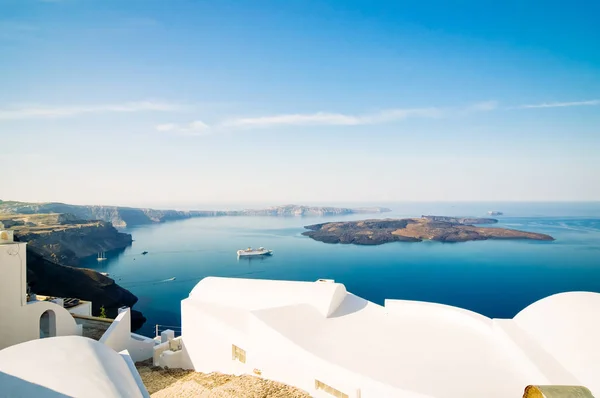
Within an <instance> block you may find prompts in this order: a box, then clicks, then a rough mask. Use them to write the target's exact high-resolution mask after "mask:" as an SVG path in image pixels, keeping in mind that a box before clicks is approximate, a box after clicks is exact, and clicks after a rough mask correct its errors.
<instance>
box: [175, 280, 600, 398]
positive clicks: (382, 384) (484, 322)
mask: <svg viewBox="0 0 600 398" xmlns="http://www.w3.org/2000/svg"><path fill="white" fill-rule="evenodd" d="M558 296H559V297H555V296H552V297H550V298H548V299H545V300H541V301H540V302H538V303H534V304H532V305H531V306H530V307H528V308H527V309H525V310H524V311H522V312H521V313H520V314H519V315H518V316H517V317H515V319H514V320H492V319H489V318H487V317H484V316H482V315H480V314H476V313H473V312H471V311H467V310H464V309H460V308H455V307H451V306H446V305H440V304H434V303H424V302H415V301H404V300H387V301H386V306H385V307H382V306H379V305H377V304H374V303H371V302H368V301H366V300H364V299H362V298H360V297H357V296H354V295H352V294H350V293H347V292H346V290H345V288H344V287H343V285H339V284H335V283H326V282H289V281H263V280H249V279H228V278H206V279H204V280H202V281H201V282H199V283H198V285H197V286H196V287H195V288H194V289H193V290H192V292H191V294H190V297H189V298H187V299H185V300H183V301H182V304H181V305H182V336H183V337H182V338H183V341H184V343H185V351H186V353H187V354H188V355H189V358H190V360H191V363H192V366H193V367H194V369H195V370H197V371H202V372H211V371H220V372H223V373H233V374H242V373H248V374H252V373H253V370H254V369H259V370H260V371H261V372H262V375H263V377H265V378H270V379H273V380H277V381H281V382H284V383H287V384H291V385H294V386H297V387H300V388H302V389H304V390H306V391H308V392H310V393H311V394H317V395H318V394H320V392H318V391H316V390H315V387H314V383H315V379H316V380H320V381H322V382H324V383H326V384H329V385H330V386H332V387H334V388H336V389H338V390H340V391H342V392H344V393H346V394H348V395H349V396H350V397H354V396H356V397H358V396H359V395H360V397H361V398H370V397H374V398H375V397H377V398H378V397H440V398H441V397H444V398H454V397H456V398H468V397H481V396H485V397H490V398H494V397H497V398H504V397H513V396H514V397H518V396H522V394H523V390H524V388H525V387H526V386H527V385H529V384H564V383H565V382H569V383H570V384H580V385H585V386H586V387H588V388H590V389H591V390H592V392H593V393H595V394H597V395H600V390H599V388H600V386H598V380H600V377H598V375H600V358H598V355H600V345H599V342H600V338H599V337H598V336H600V332H599V330H598V316H599V315H600V294H596V293H580V292H573V293H565V294H563V295H558ZM328 300H329V302H328ZM569 308H570V310H568V309H569ZM567 312H570V313H567ZM574 312H577V313H578V315H574V314H573V313H574ZM594 314H596V316H594ZM548 329H552V330H553V331H551V332H549V333H547V331H548ZM232 344H235V345H236V346H238V347H240V348H242V349H244V350H245V351H246V363H245V364H244V363H241V362H239V361H237V360H232V357H231V350H232ZM359 391H360V393H359Z"/></svg>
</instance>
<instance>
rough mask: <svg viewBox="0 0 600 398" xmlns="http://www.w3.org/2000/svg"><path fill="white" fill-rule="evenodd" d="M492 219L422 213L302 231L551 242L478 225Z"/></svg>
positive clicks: (351, 238) (367, 237) (351, 237)
mask: <svg viewBox="0 0 600 398" xmlns="http://www.w3.org/2000/svg"><path fill="white" fill-rule="evenodd" d="M495 222H497V220H495V219H488V218H486V219H479V218H457V217H441V216H423V217H421V218H405V219H372V220H362V221H347V222H329V223H323V224H314V225H308V226H306V227H305V228H306V229H309V230H310V231H306V232H303V233H302V234H303V235H305V236H308V237H310V238H312V239H314V240H317V241H320V242H325V243H342V244H355V245H381V244H384V243H388V242H421V241H423V240H434V241H439V242H467V241H472V240H487V239H532V240H543V241H552V240H554V238H553V237H551V236H550V235H545V234H539V233H534V232H525V231H518V230H514V229H506V228H494V227H480V226H475V225H474V224H489V223H495Z"/></svg>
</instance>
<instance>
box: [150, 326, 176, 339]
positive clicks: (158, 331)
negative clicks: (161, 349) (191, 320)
mask: <svg viewBox="0 0 600 398" xmlns="http://www.w3.org/2000/svg"><path fill="white" fill-rule="evenodd" d="M165 330H172V331H174V332H175V337H178V336H181V326H169V325H159V324H156V325H155V327H154V332H155V336H156V337H158V336H160V334H161V333H162V332H164V331H165Z"/></svg>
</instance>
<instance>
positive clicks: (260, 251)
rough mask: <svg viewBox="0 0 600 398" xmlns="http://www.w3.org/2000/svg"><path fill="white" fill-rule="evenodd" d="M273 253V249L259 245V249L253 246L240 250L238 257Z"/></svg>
mask: <svg viewBox="0 0 600 398" xmlns="http://www.w3.org/2000/svg"><path fill="white" fill-rule="evenodd" d="M271 254H273V250H267V249H265V248H264V247H259V248H258V249H252V248H251V247H249V248H247V249H245V250H238V251H237V255H238V257H242V256H270V255H271Z"/></svg>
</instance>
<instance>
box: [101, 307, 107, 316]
mask: <svg viewBox="0 0 600 398" xmlns="http://www.w3.org/2000/svg"><path fill="white" fill-rule="evenodd" d="M100 318H106V308H104V306H102V307H100Z"/></svg>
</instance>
